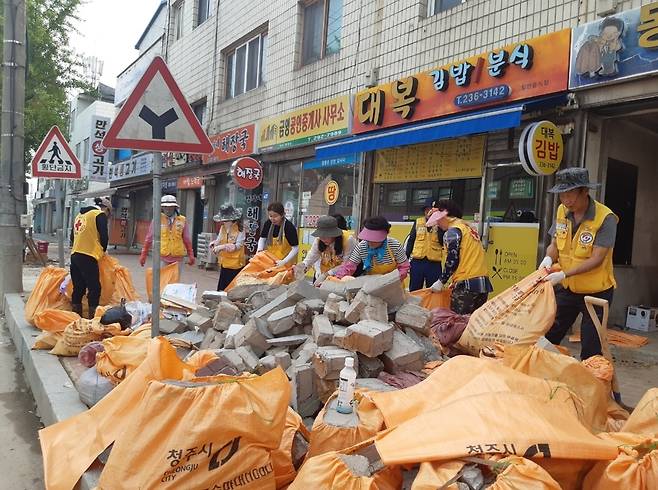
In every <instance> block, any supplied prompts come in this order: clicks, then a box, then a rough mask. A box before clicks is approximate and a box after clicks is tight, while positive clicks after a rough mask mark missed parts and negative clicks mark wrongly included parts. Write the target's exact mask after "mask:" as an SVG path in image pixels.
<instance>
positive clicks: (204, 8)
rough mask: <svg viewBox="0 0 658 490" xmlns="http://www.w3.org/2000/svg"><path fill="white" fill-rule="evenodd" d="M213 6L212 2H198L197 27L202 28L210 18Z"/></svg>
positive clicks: (205, 0) (209, 0) (207, 0)
mask: <svg viewBox="0 0 658 490" xmlns="http://www.w3.org/2000/svg"><path fill="white" fill-rule="evenodd" d="M211 6H212V0H198V4H197V11H196V25H197V26H200V25H201V24H203V23H204V22H205V21H206V20H208V17H210V9H211Z"/></svg>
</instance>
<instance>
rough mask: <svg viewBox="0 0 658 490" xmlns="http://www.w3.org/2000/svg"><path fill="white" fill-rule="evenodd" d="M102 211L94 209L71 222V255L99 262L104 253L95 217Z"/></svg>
mask: <svg viewBox="0 0 658 490" xmlns="http://www.w3.org/2000/svg"><path fill="white" fill-rule="evenodd" d="M101 213H102V211H99V210H98V209H94V210H92V211H87V212H86V213H85V214H78V215H77V216H76V217H75V221H74V222H73V248H72V249H71V254H75V253H78V254H85V255H89V256H90V257H93V258H95V259H96V260H99V259H100V258H101V257H102V256H103V254H104V252H103V247H102V246H101V241H100V236H99V235H98V229H97V228H96V216H98V215H99V214H101Z"/></svg>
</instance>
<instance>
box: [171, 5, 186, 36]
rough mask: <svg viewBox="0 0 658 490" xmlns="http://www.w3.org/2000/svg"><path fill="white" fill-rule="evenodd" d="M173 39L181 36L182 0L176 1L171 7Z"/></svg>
mask: <svg viewBox="0 0 658 490" xmlns="http://www.w3.org/2000/svg"><path fill="white" fill-rule="evenodd" d="M171 18H172V22H173V34H174V41H178V40H179V39H180V38H181V37H183V2H178V3H177V4H176V5H174V6H173V7H172V9H171Z"/></svg>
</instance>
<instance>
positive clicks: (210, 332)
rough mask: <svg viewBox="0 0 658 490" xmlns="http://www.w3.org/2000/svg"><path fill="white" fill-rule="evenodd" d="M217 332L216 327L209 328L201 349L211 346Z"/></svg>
mask: <svg viewBox="0 0 658 490" xmlns="http://www.w3.org/2000/svg"><path fill="white" fill-rule="evenodd" d="M160 321H162V320H160ZM217 333H218V332H217V331H216V330H214V329H210V330H208V331H207V332H206V334H205V336H204V337H203V341H202V342H201V346H199V349H201V350H205V349H208V348H210V344H211V343H212V341H213V340H215V335H217Z"/></svg>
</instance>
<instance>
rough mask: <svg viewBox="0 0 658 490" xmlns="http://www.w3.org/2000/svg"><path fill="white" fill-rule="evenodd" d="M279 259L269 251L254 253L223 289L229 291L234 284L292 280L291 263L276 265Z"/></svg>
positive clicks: (278, 282)
mask: <svg viewBox="0 0 658 490" xmlns="http://www.w3.org/2000/svg"><path fill="white" fill-rule="evenodd" d="M278 261H279V259H278V258H277V257H276V256H274V255H272V254H271V253H270V252H267V251H262V252H258V253H257V254H256V255H254V256H253V257H252V258H251V259H249V262H248V263H247V265H246V266H245V267H244V268H243V269H242V270H241V271H240V273H239V274H238V275H237V276H235V278H234V279H233V280H232V281H231V283H230V284H229V285H228V286H227V287H226V289H224V291H230V290H231V289H232V288H234V287H235V286H244V285H247V284H271V285H279V284H289V283H291V282H292V281H293V280H294V274H293V271H292V265H289V266H288V265H282V266H277V265H276V263H277V262H278Z"/></svg>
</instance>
